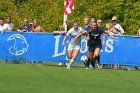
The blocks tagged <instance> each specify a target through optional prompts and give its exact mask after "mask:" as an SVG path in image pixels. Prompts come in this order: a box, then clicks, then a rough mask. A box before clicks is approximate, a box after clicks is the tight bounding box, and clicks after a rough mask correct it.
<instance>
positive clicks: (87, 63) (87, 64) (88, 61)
mask: <svg viewBox="0 0 140 93" xmlns="http://www.w3.org/2000/svg"><path fill="white" fill-rule="evenodd" d="M89 63H90V59H89V58H88V60H87V62H86V67H88V68H89Z"/></svg>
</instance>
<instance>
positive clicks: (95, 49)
mask: <svg viewBox="0 0 140 93" xmlns="http://www.w3.org/2000/svg"><path fill="white" fill-rule="evenodd" d="M83 34H88V35H89V38H90V39H89V50H88V51H89V52H88V55H89V61H88V62H87V65H86V69H88V68H89V63H91V65H92V67H93V68H95V59H96V58H97V57H98V56H99V54H100V50H101V48H102V44H103V45H104V44H105V32H104V30H103V29H101V28H99V27H98V26H97V23H95V22H93V23H92V24H91V29H90V30H89V31H84V32H82V33H80V34H79V35H77V36H76V37H75V39H78V38H79V37H80V36H81V35H83ZM101 35H103V42H101V39H100V37H101Z"/></svg>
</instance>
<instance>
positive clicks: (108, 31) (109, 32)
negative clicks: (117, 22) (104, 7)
mask: <svg viewBox="0 0 140 93" xmlns="http://www.w3.org/2000/svg"><path fill="white" fill-rule="evenodd" d="M107 34H108V35H109V37H111V38H112V39H113V38H114V36H113V35H111V30H107Z"/></svg>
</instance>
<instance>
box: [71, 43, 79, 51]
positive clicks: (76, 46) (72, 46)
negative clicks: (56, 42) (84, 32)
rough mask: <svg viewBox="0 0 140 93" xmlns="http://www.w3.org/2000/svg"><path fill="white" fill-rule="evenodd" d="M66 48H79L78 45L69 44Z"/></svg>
mask: <svg viewBox="0 0 140 93" xmlns="http://www.w3.org/2000/svg"><path fill="white" fill-rule="evenodd" d="M68 50H80V46H79V45H72V44H69V45H68Z"/></svg>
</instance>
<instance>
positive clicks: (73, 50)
mask: <svg viewBox="0 0 140 93" xmlns="http://www.w3.org/2000/svg"><path fill="white" fill-rule="evenodd" d="M82 32H83V29H82V28H81V27H78V24H77V23H76V22H74V23H73V27H72V28H71V29H70V30H69V31H68V32H67V34H66V36H65V37H64V39H63V42H62V45H65V41H66V39H67V38H68V36H71V39H70V42H69V45H68V54H67V58H68V59H70V62H69V64H68V66H67V68H68V69H70V66H71V65H72V63H74V61H75V59H76V57H77V56H78V53H79V51H80V46H81V37H80V38H78V39H77V40H75V37H76V36H77V35H79V34H80V33H82Z"/></svg>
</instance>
